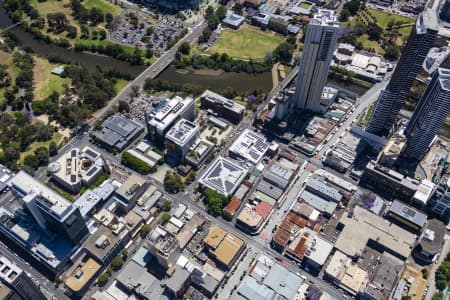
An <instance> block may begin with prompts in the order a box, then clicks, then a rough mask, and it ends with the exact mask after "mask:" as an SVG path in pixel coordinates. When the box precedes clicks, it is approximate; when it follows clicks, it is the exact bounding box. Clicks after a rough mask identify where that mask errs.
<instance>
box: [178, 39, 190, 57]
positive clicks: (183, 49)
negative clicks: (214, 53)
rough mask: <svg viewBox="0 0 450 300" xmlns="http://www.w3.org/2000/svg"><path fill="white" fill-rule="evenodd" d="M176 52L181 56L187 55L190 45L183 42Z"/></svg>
mask: <svg viewBox="0 0 450 300" xmlns="http://www.w3.org/2000/svg"><path fill="white" fill-rule="evenodd" d="M178 50H179V51H180V52H181V54H184V55H189V52H191V44H189V43H188V42H183V43H182V44H181V45H180V48H178Z"/></svg>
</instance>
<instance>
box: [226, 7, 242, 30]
mask: <svg viewBox="0 0 450 300" xmlns="http://www.w3.org/2000/svg"><path fill="white" fill-rule="evenodd" d="M244 21H245V17H243V16H241V15H238V14H235V13H233V12H232V11H230V10H229V11H227V15H226V16H225V18H224V19H223V20H222V23H223V24H224V25H226V26H228V27H230V28H232V29H239V27H241V25H242V23H244Z"/></svg>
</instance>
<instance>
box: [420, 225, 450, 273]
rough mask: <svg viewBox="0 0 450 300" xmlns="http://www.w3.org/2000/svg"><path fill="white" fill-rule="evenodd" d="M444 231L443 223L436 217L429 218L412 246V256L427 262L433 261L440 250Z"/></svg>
mask: <svg viewBox="0 0 450 300" xmlns="http://www.w3.org/2000/svg"><path fill="white" fill-rule="evenodd" d="M445 231H446V228H445V225H444V223H442V222H441V221H439V220H437V219H431V220H429V221H428V223H427V226H426V228H425V230H424V231H423V233H422V235H421V236H420V238H419V243H418V244H417V246H416V247H415V248H414V251H413V255H414V257H415V258H416V259H418V260H420V261H422V262H424V263H427V264H429V263H432V262H434V261H435V260H436V259H437V257H438V256H439V254H440V252H441V250H442V245H443V243H444V237H445Z"/></svg>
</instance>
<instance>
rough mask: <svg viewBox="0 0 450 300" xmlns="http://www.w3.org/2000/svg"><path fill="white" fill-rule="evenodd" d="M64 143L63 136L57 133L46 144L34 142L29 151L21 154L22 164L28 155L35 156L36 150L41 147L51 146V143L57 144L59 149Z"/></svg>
mask: <svg viewBox="0 0 450 300" xmlns="http://www.w3.org/2000/svg"><path fill="white" fill-rule="evenodd" d="M62 141H63V135H62V134H61V133H59V132H55V134H53V137H52V138H51V139H50V140H48V141H46V142H34V143H33V144H31V145H30V146H29V147H28V149H27V150H26V151H24V152H22V153H20V162H22V161H23V159H24V158H25V156H27V155H28V154H33V152H34V150H36V149H37V148H39V147H47V148H48V145H50V143H51V142H55V143H56V145H57V146H58V147H59V146H60V143H61V142H62Z"/></svg>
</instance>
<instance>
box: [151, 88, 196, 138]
mask: <svg viewBox="0 0 450 300" xmlns="http://www.w3.org/2000/svg"><path fill="white" fill-rule="evenodd" d="M192 102H194V99H193V98H191V97H186V98H182V97H180V96H175V97H174V98H172V99H170V100H168V101H167V102H165V103H163V104H161V106H160V107H159V108H158V109H156V110H154V111H152V112H150V114H149V115H150V117H151V119H150V121H149V123H150V125H152V126H155V127H156V128H158V129H160V130H164V128H166V127H167V126H168V125H170V124H172V122H174V120H175V119H176V118H177V117H178V116H179V115H180V114H181V113H182V112H183V111H184V109H186V107H187V106H189V104H191V103H192Z"/></svg>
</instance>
